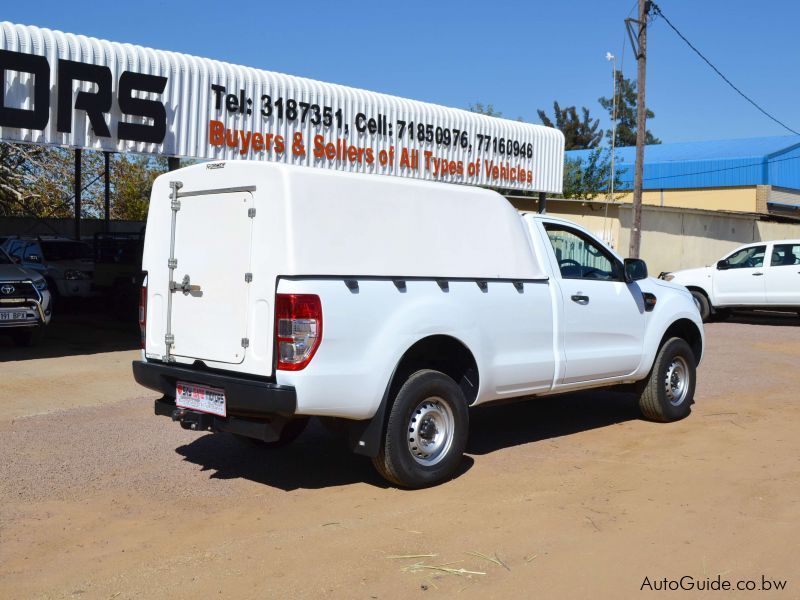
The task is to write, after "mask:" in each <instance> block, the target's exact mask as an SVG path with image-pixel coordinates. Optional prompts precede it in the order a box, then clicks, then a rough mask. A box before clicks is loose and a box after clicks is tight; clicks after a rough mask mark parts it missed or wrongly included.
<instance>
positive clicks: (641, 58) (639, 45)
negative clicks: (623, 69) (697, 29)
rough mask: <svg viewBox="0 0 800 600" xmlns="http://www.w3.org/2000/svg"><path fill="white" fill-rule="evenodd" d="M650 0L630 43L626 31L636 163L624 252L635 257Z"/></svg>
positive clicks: (644, 2) (639, 220)
mask: <svg viewBox="0 0 800 600" xmlns="http://www.w3.org/2000/svg"><path fill="white" fill-rule="evenodd" d="M649 12H650V0H639V19H638V23H637V24H638V26H639V28H638V33H637V35H636V42H634V39H633V34H632V30H631V25H630V21H627V22H626V24H627V25H628V34H629V35H630V37H631V44H633V50H634V52H635V53H636V67H637V69H636V91H637V95H636V165H635V167H634V173H633V223H632V224H631V244H630V249H629V252H628V254H629V255H630V256H631V258H639V246H640V245H641V241H642V172H643V170H644V143H645V136H646V134H647V109H646V108H645V78H646V75H647V15H648V13H649Z"/></svg>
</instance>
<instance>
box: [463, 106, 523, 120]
mask: <svg viewBox="0 0 800 600" xmlns="http://www.w3.org/2000/svg"><path fill="white" fill-rule="evenodd" d="M467 110H469V112H474V113H478V114H479V115H486V116H487V117H497V118H498V119H501V118H502V117H503V113H501V112H500V111H499V110H495V108H494V105H493V104H484V103H483V102H476V103H475V104H470V105H469V106H468V107H467ZM516 120H517V121H519V122H520V123H522V122H524V121H525V119H523V118H522V117H517V119H516Z"/></svg>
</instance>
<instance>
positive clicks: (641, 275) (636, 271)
mask: <svg viewBox="0 0 800 600" xmlns="http://www.w3.org/2000/svg"><path fill="white" fill-rule="evenodd" d="M624 266H625V282H626V283H633V282H634V281H639V280H641V279H647V263H646V262H644V261H643V260H642V259H640V258H626V259H625V263H624Z"/></svg>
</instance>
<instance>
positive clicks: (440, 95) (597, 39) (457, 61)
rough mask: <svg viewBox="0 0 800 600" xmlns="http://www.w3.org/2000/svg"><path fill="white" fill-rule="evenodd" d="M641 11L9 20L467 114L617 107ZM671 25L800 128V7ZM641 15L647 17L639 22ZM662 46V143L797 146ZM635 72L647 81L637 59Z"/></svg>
mask: <svg viewBox="0 0 800 600" xmlns="http://www.w3.org/2000/svg"><path fill="white" fill-rule="evenodd" d="M634 4H635V2H634V0H624V1H623V0H605V1H601V0H595V1H592V0H576V1H573V2H566V1H560V2H559V1H552V2H542V1H539V2H537V1H528V2H524V1H521V2H505V1H502V0H496V1H493V2H472V1H461V2H450V1H434V0H428V1H427V2H417V1H416V0H408V1H405V2H402V3H381V2H369V3H362V2H349V1H335V0H334V1H330V2H324V1H318V0H306V1H304V2H288V1H284V2H258V1H256V0H251V1H249V2H243V1H238V2H231V1H228V2H207V1H205V0H200V1H195V2H180V1H172V2H164V1H155V0H138V1H137V2H124V1H123V2H108V1H105V2H102V3H101V2H82V1H80V0H75V1H73V2H68V3H67V2H63V1H61V2H55V1H51V0H35V1H28V2H15V3H4V6H3V11H2V14H1V15H0V18H2V19H3V20H8V21H12V22H15V23H22V24H26V25H38V26H41V27H49V28H52V29H60V30H63V31H68V32H72V33H79V34H85V35H90V36H94V37H100V38H105V39H110V40H114V41H120V42H130V43H134V44H140V45H145V46H151V47H154V48H159V49H164V50H174V51H178V52H186V53H190V54H195V55H198V56H203V57H208V58H214V59H218V60H223V61H229V62H234V63H239V64H244V65H248V66H253V67H259V68H263V69H269V70H273V71H280V72H284V73H291V74H294V75H301V76H306V77H311V78H315V79H320V80H323V81H329V82H334V83H341V84H345V85H351V86H356V87H362V88H367V89H371V90H375V91H379V92H385V93H390V94H396V95H399V96H404V97H408V98H414V99H418V100H425V101H430V102H436V103H439V104H444V105H447V106H454V107H462V108H466V106H467V105H469V104H470V103H474V102H483V103H492V104H494V106H495V108H496V109H498V110H500V111H502V112H503V115H504V116H506V117H510V118H516V117H518V116H519V117H522V118H523V119H525V120H526V121H529V122H534V123H538V122H539V119H538V116H537V114H536V109H537V108H546V109H547V111H548V113H550V111H551V110H552V108H551V107H552V102H553V100H558V101H559V102H560V103H561V104H562V106H564V105H572V104H574V105H577V106H578V107H580V106H587V107H588V108H589V109H590V110H591V113H592V114H593V115H594V116H597V117H603V121H602V122H603V125H604V126H607V124H608V123H607V122H608V118H607V117H606V116H605V115H604V114H603V113H602V112H601V109H600V106H599V105H598V103H597V98H598V97H599V96H610V95H611V86H612V79H611V66H610V64H609V63H608V62H606V60H605V54H606V52H607V51H611V52H612V53H614V54H616V55H617V59H618V61H622V60H623V44H625V45H627V44H628V42H627V38H626V37H625V31H624V25H623V20H624V19H625V17H626V16H628V14H629V12H630V11H631V9H632V8H633V7H634ZM659 5H660V6H661V9H662V10H663V12H664V13H665V14H666V15H667V16H668V17H669V18H670V20H671V21H672V22H673V24H675V25H676V26H677V27H678V28H679V29H680V30H681V31H682V32H683V33H684V35H686V36H687V37H688V38H689V39H690V40H691V41H692V42H693V43H694V44H695V45H696V46H697V47H698V48H699V49H700V50H701V51H703V52H704V53H705V54H706V56H708V57H709V58H710V59H711V60H712V62H714V63H715V64H716V65H717V66H718V67H719V68H720V69H721V70H722V72H723V73H725V74H726V75H727V76H728V77H729V78H730V79H731V80H732V81H733V82H734V83H735V84H736V85H738V86H739V87H740V88H741V89H742V90H743V91H745V93H748V94H749V95H751V96H752V97H753V98H754V99H755V100H756V101H758V102H759V103H760V104H761V105H762V106H764V107H765V108H766V109H767V110H768V111H769V112H772V113H774V114H775V115H776V116H777V117H778V118H779V119H781V120H782V121H784V122H785V123H787V124H788V125H789V126H790V127H792V128H794V129H796V130H800V110H798V107H799V106H800V102H798V99H799V98H800V77H798V72H800V50H798V47H797V45H796V35H797V33H796V28H797V23H798V21H799V20H800V3H797V2H795V1H789V0H774V1H770V0H766V1H763V2H745V1H742V0H703V1H697V0H661V1H660V2H659ZM630 14H631V16H635V15H634V14H633V13H632V12H630ZM648 31H649V34H648V35H649V37H648V54H649V56H648V75H647V100H648V106H649V107H650V108H652V110H654V111H655V113H656V118H655V119H654V120H653V121H652V122H650V123H649V124H648V127H649V128H650V129H651V130H652V131H653V132H654V133H655V134H656V135H657V136H658V137H660V138H661V139H662V140H663V141H665V142H673V141H675V142H677V141H692V140H707V139H725V138H736V137H756V136H767V135H786V134H788V132H787V131H786V130H784V129H782V128H781V127H780V126H778V125H776V124H775V123H773V122H772V121H770V120H769V119H767V118H766V117H765V116H763V115H762V114H761V113H759V112H758V111H756V109H755V108H753V107H752V106H751V105H749V104H748V103H747V102H746V101H745V100H744V99H743V98H741V97H739V96H737V95H736V94H735V93H734V92H733V91H732V90H731V89H730V88H728V87H727V85H726V84H725V83H724V82H722V80H720V79H719V78H718V77H717V76H716V75H715V74H714V73H713V72H712V71H711V70H710V69H709V68H708V66H707V65H705V64H704V63H702V62H701V61H700V59H699V58H698V57H697V56H695V55H694V54H693V53H692V52H691V50H690V49H689V48H688V47H687V46H686V45H685V44H684V43H683V42H682V41H681V40H680V39H679V38H678V37H677V36H676V35H675V34H674V33H673V32H672V30H670V29H669V28H668V27H667V25H666V24H665V23H664V22H663V21H660V20H656V21H655V22H654V23H653V24H652V26H651V27H650V29H649V30H648ZM623 71H624V73H625V74H626V76H628V77H631V78H635V75H636V65H635V61H634V60H633V58H632V52H631V49H630V47H629V46H627V47H626V48H625V50H624V64H623Z"/></svg>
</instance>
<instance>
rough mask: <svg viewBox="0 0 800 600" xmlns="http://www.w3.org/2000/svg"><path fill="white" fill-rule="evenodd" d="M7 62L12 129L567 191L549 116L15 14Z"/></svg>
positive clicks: (192, 152)
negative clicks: (388, 91)
mask: <svg viewBox="0 0 800 600" xmlns="http://www.w3.org/2000/svg"><path fill="white" fill-rule="evenodd" d="M0 69H1V70H2V80H3V81H2V90H1V94H2V95H0V139H2V140H4V141H18V142H29V143H41V144H53V145H61V146H68V147H75V148H90V149H95V150H108V151H114V152H141V153H150V154H159V155H165V156H177V157H186V158H197V159H226V160H230V159H251V160H269V161H278V162H284V163H290V164H297V165H307V166H311V167H319V168H332V169H339V170H344V171H352V172H363V173H378V174H387V175H398V176H403V177H414V178H419V179H427V180H434V181H445V182H451V183H464V184H473V185H490V186H497V187H503V188H509V189H519V190H528V191H538V192H549V193H559V192H561V181H562V169H563V151H564V138H563V136H562V134H561V132H559V131H557V130H555V129H551V128H547V127H543V126H540V125H531V124H526V123H519V122H515V121H508V120H505V119H498V118H494V117H487V116H484V115H478V114H475V113H471V112H468V111H464V110H458V109H452V108H445V107H442V106H437V105H435V104H428V103H424V102H417V101H413V100H406V99H403V98H398V97H395V96H389V95H385V94H378V93H375V92H369V91H365V90H359V89H354V88H349V87H344V86H341V85H333V84H328V83H321V82H318V81H313V80H310V79H304V78H300V77H293V76H289V75H282V74H279V73H273V72H269V71H263V70H260V69H254V68H249V67H243V66H238V65H232V64H226V63H222V62H219V61H214V60H209V59H204V58H197V57H194V56H188V55H185V54H178V53H175V52H165V51H160V50H152V49H149V48H143V47H140V46H133V45H130V44H121V43H116V42H108V41H104V40H99V39H95V38H88V37H85V36H80V35H73V34H67V33H62V32H58V31H51V30H49V29H41V28H38V27H30V26H22V25H15V24H12V23H2V24H0Z"/></svg>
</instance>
